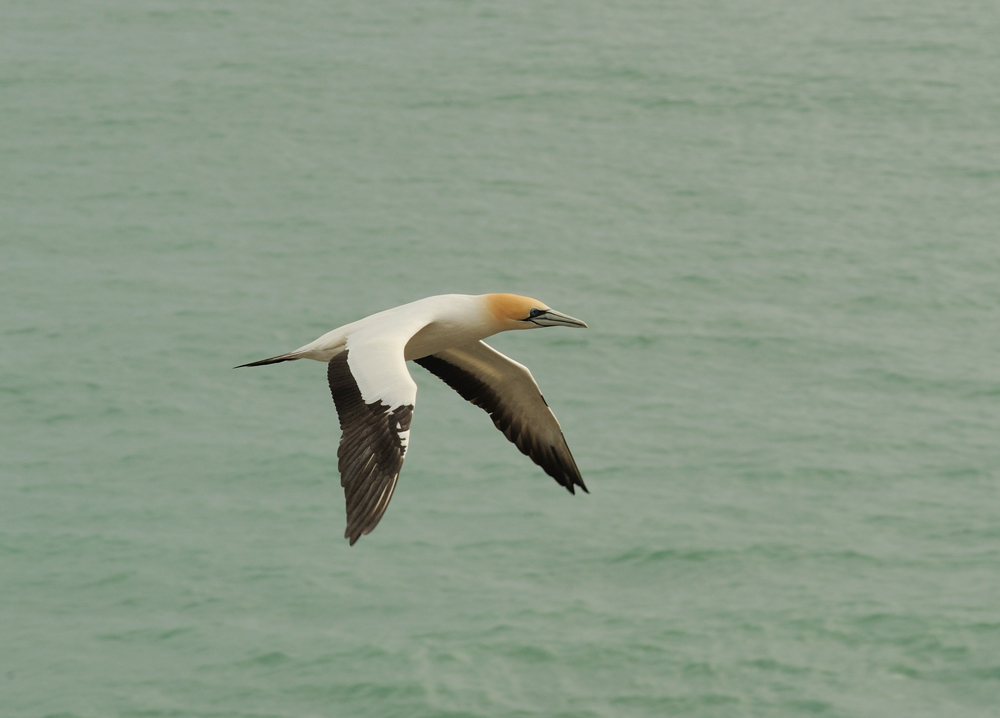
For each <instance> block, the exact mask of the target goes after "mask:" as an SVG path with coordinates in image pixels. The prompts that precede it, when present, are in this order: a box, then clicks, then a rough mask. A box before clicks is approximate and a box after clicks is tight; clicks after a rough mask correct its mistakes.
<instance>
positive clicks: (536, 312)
mask: <svg viewBox="0 0 1000 718" xmlns="http://www.w3.org/2000/svg"><path fill="white" fill-rule="evenodd" d="M539 314H544V312H542V310H540V309H532V310H531V311H530V312H528V316H529V317H537V316H538V315H539Z"/></svg>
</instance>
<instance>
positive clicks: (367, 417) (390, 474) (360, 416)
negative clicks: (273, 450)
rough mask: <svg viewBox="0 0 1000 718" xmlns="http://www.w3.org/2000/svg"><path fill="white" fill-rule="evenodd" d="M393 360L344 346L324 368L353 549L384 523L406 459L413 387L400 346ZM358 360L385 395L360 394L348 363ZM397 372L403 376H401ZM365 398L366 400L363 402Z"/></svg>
mask: <svg viewBox="0 0 1000 718" xmlns="http://www.w3.org/2000/svg"><path fill="white" fill-rule="evenodd" d="M366 354H367V355H368V356H366ZM392 359H393V357H392V355H388V356H387V355H385V354H384V353H383V354H382V355H372V353H371V352H370V351H366V348H365V347H362V348H361V349H360V350H353V349H351V348H350V344H348V349H347V350H345V351H343V352H341V353H340V354H338V355H337V356H335V357H334V358H333V359H331V360H330V363H329V365H328V367H327V378H328V379H329V382H330V393H331V394H332V395H333V403H334V404H335V405H336V407H337V415H338V416H339V417H340V429H341V432H342V435H341V439H340V446H339V448H338V449H337V459H338V463H337V468H338V469H339V471H340V485H341V486H343V487H344V498H345V500H346V507H347V528H346V530H345V531H344V538H346V539H348V540H350V542H351V545H352V546H353V545H354V543H355V542H356V541H357V540H358V539H359V538H360V537H361V536H363V535H365V534H367V533H370V532H371V531H372V529H374V528H375V527H376V526H377V525H378V522H379V521H380V520H381V519H382V516H383V515H384V514H385V510H386V508H388V506H389V501H390V499H392V494H393V492H394V491H395V489H396V482H397V481H398V480H399V472H400V469H402V467H403V458H404V457H405V456H406V445H407V437H408V435H409V430H410V421H411V420H412V417H413V405H414V400H415V398H416V394H417V387H416V384H414V383H413V379H411V378H410V374H409V372H408V371H406V364H405V362H404V361H403V353H402V347H400V349H399V352H398V362H396V361H393V360H392ZM357 361H365V363H366V371H365V374H364V377H365V378H364V379H363V380H362V381H363V382H366V380H367V381H371V380H372V378H374V379H375V380H377V381H378V386H379V388H380V389H381V391H382V392H383V393H384V394H386V395H385V396H372V394H375V393H377V392H363V391H362V387H361V386H359V384H358V381H357V379H356V378H355V373H354V372H353V371H352V364H353V363H355V362H357ZM380 362H381V364H384V366H381V365H380V364H379V363H380ZM373 364H374V366H372V365H373ZM397 364H398V366H397ZM399 372H402V373H403V374H404V375H405V377H404V376H399ZM386 379H388V381H387V380H386ZM366 393H368V394H369V396H368V399H369V400H368V401H366V400H365V398H364V397H365V394H366Z"/></svg>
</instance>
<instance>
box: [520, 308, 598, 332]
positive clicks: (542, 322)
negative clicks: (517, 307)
mask: <svg viewBox="0 0 1000 718" xmlns="http://www.w3.org/2000/svg"><path fill="white" fill-rule="evenodd" d="M529 321H531V322H534V323H535V324H537V325H538V326H540V327H580V328H582V329H587V324H586V322H581V321H580V320H579V319H574V318H573V317H571V316H569V315H568V314H563V313H562V312H557V311H556V310H555V309H546V310H545V311H544V312H542V313H541V314H539V315H538V316H536V317H534V318H532V319H530V320H529Z"/></svg>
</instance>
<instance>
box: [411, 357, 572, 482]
mask: <svg viewBox="0 0 1000 718" xmlns="http://www.w3.org/2000/svg"><path fill="white" fill-rule="evenodd" d="M415 361H416V362H417V364H419V365H420V366H422V367H423V368H424V369H427V371H429V372H431V373H432V374H435V375H437V376H438V377H439V378H440V379H442V380H443V381H444V383H445V384H447V385H448V386H450V387H451V388H452V389H454V390H455V391H457V392H458V393H459V394H460V395H461V396H462V398H463V399H467V400H468V401H471V402H472V403H473V404H475V405H476V406H479V407H482V408H483V409H485V410H486V413H487V414H489V415H490V418H491V419H493V423H494V424H496V427H497V428H498V429H500V431H502V432H503V434H504V436H506V437H507V438H508V439H509V440H510V441H512V442H514V445H515V446H517V448H518V449H520V450H521V453H523V454H527V455H528V456H529V457H530V458H531V460H532V461H534V462H535V463H536V464H538V465H539V466H541V467H542V468H543V469H544V470H545V473H547V474H548V475H549V476H551V477H552V478H554V479H555V480H556V481H557V482H559V484H561V485H562V486H565V487H566V489H567V490H568V491H569V492H570V493H571V494H572V493H575V491H574V487H575V486H579V487H580V488H581V489H583V490H584V491H587V487H586V486H584V484H583V478H581V476H580V470H579V469H578V468H577V467H576V461H574V460H573V454H571V453H570V450H569V446H567V445H566V439H565V437H564V436H563V433H562V429H561V428H560V426H559V422H558V421H557V420H556V417H555V414H553V413H552V410H551V409H549V405H548V404H546V403H545V399H544V398H543V397H542V394H541V392H540V391H539V389H538V384H536V383H535V380H534V378H533V377H532V376H531V372H530V371H528V369H527V368H526V367H525V366H523V365H521V364H518V363H517V362H516V361H514V360H513V359H510V358H509V357H506V356H504V355H503V354H501V353H500V352H498V351H496V350H495V349H493V348H491V347H489V346H488V345H486V344H484V343H483V342H473V343H471V344H465V345H463V346H460V347H454V348H452V349H446V350H444V351H442V352H438V353H437V354H431V355H430V356H426V357H423V358H421V359H416V360H415ZM588 493H589V492H588Z"/></svg>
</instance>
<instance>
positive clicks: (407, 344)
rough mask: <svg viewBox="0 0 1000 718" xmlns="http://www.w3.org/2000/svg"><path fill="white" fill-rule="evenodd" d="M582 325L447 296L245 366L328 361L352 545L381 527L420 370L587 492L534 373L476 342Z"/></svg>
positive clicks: (518, 307) (515, 306)
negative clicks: (411, 365)
mask: <svg viewBox="0 0 1000 718" xmlns="http://www.w3.org/2000/svg"><path fill="white" fill-rule="evenodd" d="M543 326H575V327H586V326H587V325H586V324H584V323H583V322H581V321H580V320H578V319H573V318H572V317H569V316H567V315H565V314H561V313H560V312H556V311H555V310H552V309H550V308H548V307H547V306H545V305H544V304H543V303H541V302H538V301H537V300H534V299H530V298H529V297H520V296H517V295H512V294H484V295H480V296H470V295H465V294H445V295H441V296H436V297H427V298H426V299H421V300H418V301H416V302H411V303H410V304H404V305H402V306H399V307H395V308H393V309H387V310H385V311H383V312H378V313H377V314H372V315H371V316H368V317H365V318H364V319H361V320H358V321H356V322H352V323H351V324H345V325H344V326H342V327H339V328H337V329H334V330H333V331H331V332H327V333H326V334H324V335H323V336H321V337H319V338H318V339H316V340H315V341H313V342H310V343H309V344H306V345H305V346H302V347H300V348H298V349H296V350H295V351H293V352H288V353H287V354H281V355H278V356H275V357H271V358H270V359H264V360H262V361H258V362H252V363H250V364H244V365H243V366H259V365H262V364H275V363H278V362H283V361H293V360H296V359H314V360H316V361H321V362H326V363H327V364H328V365H329V366H328V371H327V375H328V379H329V383H330V391H331V393H332V395H333V400H334V403H335V404H336V407H337V412H338V414H339V415H340V424H341V429H342V430H343V437H342V439H341V444H340V449H339V450H338V452H337V456H338V458H339V459H340V463H339V469H340V472H341V485H342V486H343V487H344V490H345V494H346V498H347V515H348V525H347V530H346V532H345V534H344V535H345V538H349V539H350V542H351V544H352V545H353V544H354V542H355V541H357V539H358V538H359V537H360V536H362V535H364V534H367V533H369V532H370V531H371V530H372V529H374V528H375V526H376V525H377V524H378V522H379V520H380V519H381V518H382V515H383V514H384V513H385V509H386V507H387V506H388V504H389V500H390V499H391V498H392V493H393V491H394V490H395V486H396V481H397V479H398V478H399V471H400V469H401V467H402V462H403V458H404V457H405V455H406V450H407V448H408V445H409V434H410V420H411V418H412V412H413V407H414V404H415V401H416V395H417V385H416V383H415V382H414V381H413V379H412V377H411V376H410V372H409V371H408V370H407V368H406V362H407V361H411V360H412V361H416V362H417V363H418V364H421V365H422V366H424V367H425V368H426V369H428V370H429V371H431V372H432V373H434V374H436V375H437V376H438V377H440V378H441V379H443V380H444V381H445V382H446V383H447V384H449V386H451V387H452V388H454V389H455V390H456V391H458V393H459V394H461V395H462V396H463V397H464V398H466V399H468V400H469V401H471V402H472V403H474V404H477V405H478V406H481V407H483V408H484V409H485V410H486V411H487V413H489V414H490V416H491V418H492V419H493V421H494V423H495V424H496V426H497V428H499V429H500V430H501V431H503V432H504V434H505V435H506V436H507V438H508V439H510V440H511V441H512V442H514V443H515V444H516V445H517V447H518V448H519V449H520V450H521V451H522V452H524V453H525V454H527V455H528V456H529V457H530V458H531V459H532V460H533V461H535V463H537V464H539V465H540V466H541V467H542V468H543V469H545V471H546V472H547V473H549V474H550V475H551V476H553V477H554V478H555V479H556V481H557V482H559V483H560V484H562V485H563V486H564V487H566V488H567V489H568V490H569V491H570V493H573V487H574V486H580V487H581V488H582V489H583V490H584V491H586V490H587V488H586V486H584V484H583V480H582V478H581V477H580V473H579V470H578V469H577V467H576V462H575V461H574V460H573V457H572V454H571V453H570V451H569V447H568V446H567V445H566V441H565V439H564V438H563V435H562V430H561V429H560V428H559V422H558V421H557V420H556V418H555V415H554V414H552V412H551V410H549V408H548V405H547V404H546V403H545V400H544V399H543V398H542V395H541V393H540V392H539V390H538V386H537V384H535V382H534V379H533V378H532V377H531V373H530V372H529V371H528V370H527V369H526V368H525V367H524V366H522V365H521V364H518V363H517V362H515V361H513V360H512V359H509V358H508V357H505V356H504V355H503V354H500V353H499V352H497V351H495V350H494V349H492V348H490V347H488V346H487V345H486V344H484V343H483V342H482V340H483V339H485V338H486V337H489V336H492V335H493V334H496V333H498V332H501V331H509V330H514V329H532V328H536V327H543Z"/></svg>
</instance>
